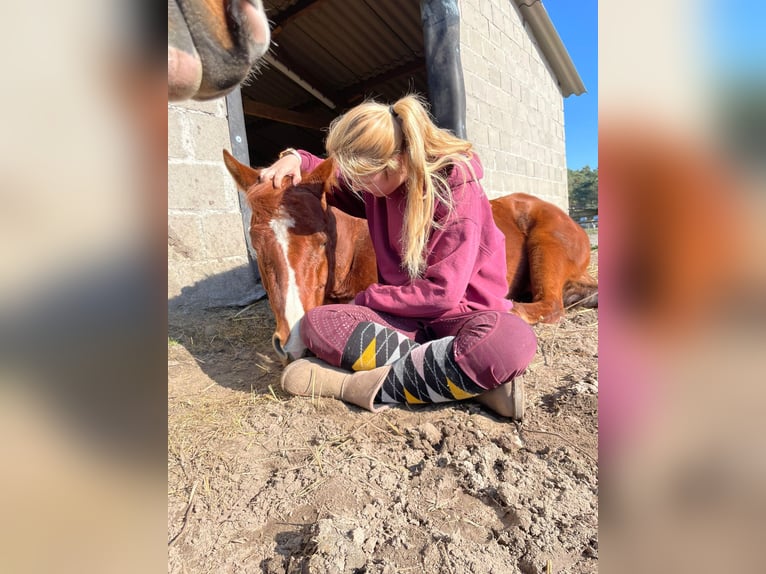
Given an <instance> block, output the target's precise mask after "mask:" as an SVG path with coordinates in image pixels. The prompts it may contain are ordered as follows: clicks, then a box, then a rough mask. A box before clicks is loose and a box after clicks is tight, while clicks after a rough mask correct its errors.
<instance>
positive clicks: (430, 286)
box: [354, 217, 481, 318]
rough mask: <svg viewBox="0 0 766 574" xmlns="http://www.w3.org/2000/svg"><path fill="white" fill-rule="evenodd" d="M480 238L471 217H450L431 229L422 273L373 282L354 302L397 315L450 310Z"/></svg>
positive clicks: (471, 270)
mask: <svg viewBox="0 0 766 574" xmlns="http://www.w3.org/2000/svg"><path fill="white" fill-rule="evenodd" d="M480 240H481V237H480V229H479V226H478V224H477V222H476V221H475V220H472V219H468V218H464V217H461V218H456V219H453V220H452V221H451V222H450V223H449V224H448V225H447V226H445V227H444V228H443V229H438V230H436V231H435V232H434V233H433V235H432V237H431V240H430V241H429V243H428V248H429V249H430V250H431V252H430V254H429V255H428V259H427V267H426V271H425V273H424V274H423V276H422V277H419V278H418V279H416V280H414V281H412V282H411V283H408V284H406V285H398V286H397V285H382V284H379V283H375V284H373V285H370V286H369V287H368V288H367V289H365V290H364V291H362V292H361V293H359V294H357V296H356V297H355V299H354V303H356V304H357V305H364V306H366V307H370V308H371V309H375V310H377V311H382V312H385V313H391V314H393V315H398V316H400V317H422V318H436V317H439V316H441V315H443V314H444V313H447V312H451V311H454V310H455V308H456V307H458V305H459V304H460V303H461V301H462V300H463V298H464V296H465V293H466V289H467V287H468V283H469V281H470V279H471V277H472V275H473V273H474V268H475V265H476V261H477V258H478V254H479V249H481V247H480Z"/></svg>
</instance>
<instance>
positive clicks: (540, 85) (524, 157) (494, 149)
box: [460, 0, 569, 210]
mask: <svg viewBox="0 0 766 574" xmlns="http://www.w3.org/2000/svg"><path fill="white" fill-rule="evenodd" d="M460 18H461V23H460V49H461V59H462V64H463V75H464V80H465V89H466V131H467V135H468V139H469V140H470V141H471V142H472V143H473V144H474V146H475V148H476V150H477V151H478V153H479V156H480V157H481V160H482V163H483V165H484V170H485V176H484V180H483V184H484V189H485V190H486V192H487V195H489V196H490V198H494V197H498V196H502V195H507V194H508V193H513V192H519V191H521V192H525V193H530V194H532V195H535V196H537V197H540V198H542V199H545V200H547V201H551V202H552V203H555V204H556V205H558V206H559V207H561V208H563V209H564V210H567V209H568V206H569V200H568V192H567V170H566V151H565V140H564V100H563V98H562V95H561V91H560V90H559V88H558V84H557V81H556V78H555V76H554V75H553V73H552V72H551V70H550V68H549V67H548V64H547V63H546V62H545V61H544V57H543V56H542V54H541V52H540V51H539V50H538V48H537V46H536V45H535V41H534V39H533V37H532V33H531V31H529V30H528V29H527V28H525V26H524V24H523V22H522V18H521V15H520V14H519V11H518V9H517V7H516V5H515V4H514V3H513V2H512V0H462V1H461V2H460Z"/></svg>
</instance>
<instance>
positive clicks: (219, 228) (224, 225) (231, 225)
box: [202, 213, 247, 259]
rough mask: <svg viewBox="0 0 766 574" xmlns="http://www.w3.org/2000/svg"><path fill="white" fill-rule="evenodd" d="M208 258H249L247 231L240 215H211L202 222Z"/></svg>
mask: <svg viewBox="0 0 766 574" xmlns="http://www.w3.org/2000/svg"><path fill="white" fill-rule="evenodd" d="M202 228H203V237H204V241H205V247H206V253H207V256H208V258H210V259H217V258H224V257H233V256H247V245H246V243H245V230H244V228H243V226H242V216H241V215H240V214H239V213H211V214H208V215H206V216H205V217H204V219H203V220H202Z"/></svg>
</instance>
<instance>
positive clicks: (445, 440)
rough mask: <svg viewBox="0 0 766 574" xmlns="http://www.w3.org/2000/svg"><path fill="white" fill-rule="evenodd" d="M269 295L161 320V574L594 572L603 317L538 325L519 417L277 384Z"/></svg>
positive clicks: (469, 406) (574, 316)
mask: <svg viewBox="0 0 766 574" xmlns="http://www.w3.org/2000/svg"><path fill="white" fill-rule="evenodd" d="M273 327H274V320H273V317H272V314H271V311H270V309H269V307H268V302H267V301H266V300H263V301H260V302H258V303H256V304H255V305H253V306H251V307H249V308H247V309H244V310H243V309H220V310H214V311H206V312H204V313H202V312H201V313H198V314H195V315H194V316H183V315H175V316H171V317H170V318H169V339H168V571H169V572H172V573H186V572H188V573H203V572H263V573H267V574H276V573H280V574H283V573H284V574H293V573H317V574H319V573H321V574H325V573H327V574H333V573H385V574H394V573H399V572H401V573H407V572H413V573H419V572H423V573H428V574H431V573H442V572H444V573H452V574H463V573H476V574H480V573H496V574H500V573H513V572H521V573H523V574H537V573H540V574H547V573H548V572H551V573H554V572H555V573H571V574H575V573H577V574H580V573H592V572H596V571H597V570H598V498H597V495H598V465H597V456H598V370H597V362H598V311H597V310H585V309H572V310H570V311H569V312H568V313H567V316H566V317H565V318H564V319H563V320H562V321H561V322H560V323H559V324H557V325H539V326H536V327H535V331H536V333H537V335H538V340H539V350H538V353H537V356H536V358H535V360H534V361H533V363H532V364H531V366H530V367H529V369H528V371H527V373H526V374H525V375H524V381H525V385H526V391H527V418H526V419H525V421H524V422H523V424H521V425H517V424H515V423H512V422H509V421H508V420H504V419H501V418H498V417H495V416H494V415H493V414H492V413H490V412H488V411H486V410H484V409H482V408H481V407H480V406H479V405H478V404H476V403H475V402H471V401H468V402H461V403H453V404H449V405H446V406H420V407H414V406H413V407H409V406H399V407H394V408H392V409H389V410H387V411H384V412H382V413H376V414H373V413H369V412H366V411H363V410H361V409H358V408H356V407H352V406H348V405H346V404H344V403H342V402H340V401H336V400H333V399H314V400H312V399H309V398H299V397H290V396H289V395H286V394H285V393H283V392H282V391H281V390H280V388H279V375H280V373H281V369H282V367H281V364H280V363H279V362H278V361H277V360H276V356H275V355H274V353H273V351H272V349H271V333H272V331H273Z"/></svg>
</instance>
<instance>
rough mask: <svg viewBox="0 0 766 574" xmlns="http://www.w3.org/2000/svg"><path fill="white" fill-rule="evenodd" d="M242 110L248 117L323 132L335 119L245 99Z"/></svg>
mask: <svg viewBox="0 0 766 574" xmlns="http://www.w3.org/2000/svg"><path fill="white" fill-rule="evenodd" d="M242 108H243V109H244V111H245V115H247V116H253V117H256V118H264V119H267V120H273V121H275V122H279V123H282V124H289V125H291V126H298V127H301V128H308V129H311V130H321V129H323V128H326V127H327V126H328V125H329V124H330V122H331V121H332V119H333V118H332V117H330V116H329V115H324V114H321V115H320V114H304V113H301V112H294V111H292V110H287V109H284V108H278V107H276V106H270V105H268V104H263V103H261V102H256V101H254V100H251V99H249V98H245V99H243V101H242Z"/></svg>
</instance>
